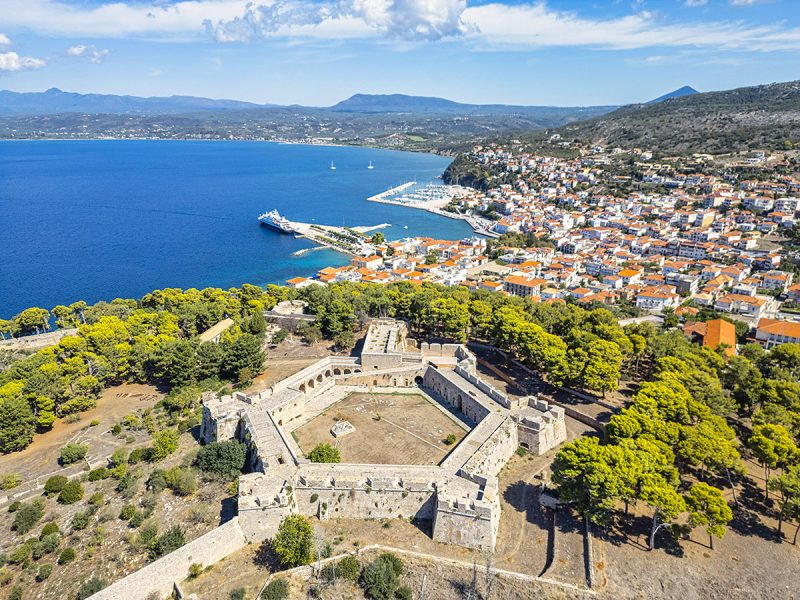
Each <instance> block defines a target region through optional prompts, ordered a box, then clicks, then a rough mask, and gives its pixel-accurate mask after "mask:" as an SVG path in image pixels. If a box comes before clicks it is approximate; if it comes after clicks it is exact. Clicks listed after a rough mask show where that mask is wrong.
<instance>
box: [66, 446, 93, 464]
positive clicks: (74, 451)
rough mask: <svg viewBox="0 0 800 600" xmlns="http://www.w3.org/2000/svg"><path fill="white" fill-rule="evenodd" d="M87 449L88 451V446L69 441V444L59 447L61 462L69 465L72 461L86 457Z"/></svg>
mask: <svg viewBox="0 0 800 600" xmlns="http://www.w3.org/2000/svg"><path fill="white" fill-rule="evenodd" d="M88 451H89V447H88V446H84V445H82V444H76V443H74V442H70V443H69V444H67V445H66V446H64V447H63V448H61V464H62V465H71V464H72V463H76V462H78V461H79V460H83V459H84V458H85V457H86V453H87V452H88Z"/></svg>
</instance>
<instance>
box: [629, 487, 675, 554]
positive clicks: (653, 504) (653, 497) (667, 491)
mask: <svg viewBox="0 0 800 600" xmlns="http://www.w3.org/2000/svg"><path fill="white" fill-rule="evenodd" d="M639 498H640V499H641V500H643V501H644V503H645V504H647V505H648V506H649V507H650V508H652V509H653V524H652V526H651V528H650V541H649V543H648V548H649V549H650V550H652V549H653V548H655V542H656V534H657V533H658V531H659V530H660V529H661V528H662V527H667V526H669V525H671V521H672V520H673V519H675V518H677V516H678V515H679V514H681V513H682V512H684V511H685V510H686V501H685V500H684V499H683V496H681V495H680V494H679V493H678V492H677V491H676V490H675V487H674V486H673V485H671V484H670V483H669V482H667V481H666V480H665V479H664V478H663V477H661V476H659V475H655V474H649V475H645V476H644V477H643V478H642V481H641V483H640V490H639Z"/></svg>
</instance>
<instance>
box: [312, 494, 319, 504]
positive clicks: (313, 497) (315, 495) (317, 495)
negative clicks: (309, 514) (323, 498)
mask: <svg viewBox="0 0 800 600" xmlns="http://www.w3.org/2000/svg"><path fill="white" fill-rule="evenodd" d="M317 500H319V494H316V493H314V494H311V502H316V501H317Z"/></svg>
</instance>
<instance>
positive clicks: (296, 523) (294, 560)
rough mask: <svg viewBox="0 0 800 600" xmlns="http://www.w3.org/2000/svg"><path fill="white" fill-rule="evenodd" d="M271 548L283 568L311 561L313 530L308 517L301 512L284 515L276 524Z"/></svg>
mask: <svg viewBox="0 0 800 600" xmlns="http://www.w3.org/2000/svg"><path fill="white" fill-rule="evenodd" d="M272 548H273V550H274V551H275V555H276V556H277V557H278V559H279V560H280V562H281V564H282V565H283V566H284V568H287V569H291V568H294V567H299V566H300V565H307V564H308V563H309V562H311V559H312V552H313V550H314V531H313V530H312V528H311V522H310V521H309V520H308V517H306V516H305V515H301V514H292V515H287V516H285V517H284V518H283V520H282V521H281V523H280V525H279V526H278V533H277V534H276V535H275V539H274V540H273V542H272Z"/></svg>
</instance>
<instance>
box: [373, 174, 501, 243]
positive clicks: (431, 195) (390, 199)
mask: <svg viewBox="0 0 800 600" xmlns="http://www.w3.org/2000/svg"><path fill="white" fill-rule="evenodd" d="M416 185H417V182H416V181H409V182H407V183H404V184H402V185H398V186H396V187H393V188H391V189H388V190H386V191H385V192H382V193H380V194H376V195H374V196H370V197H369V198H367V200H368V201H369V202H379V203H382V204H394V205H396V206H405V207H406V208H418V209H421V210H426V211H428V212H430V213H433V214H435V215H439V216H440V217H447V218H448V219H459V220H462V221H466V222H467V223H468V224H469V225H470V227H472V229H473V230H474V231H475V233H478V234H480V235H484V236H487V237H500V236H499V234H498V233H496V232H495V231H493V229H492V227H493V225H494V223H493V222H492V221H490V220H489V219H485V218H483V217H481V216H478V215H474V214H465V213H462V212H458V211H455V212H454V211H452V210H445V207H446V206H447V205H449V204H450V203H451V202H452V201H453V199H455V198H459V197H461V196H463V195H464V194H467V193H469V192H470V191H471V190H470V189H469V188H465V187H463V186H460V185H437V184H429V185H426V186H424V187H421V188H418V189H414V190H413V191H410V192H408V193H403V192H406V190H409V189H411V188H414V186H416Z"/></svg>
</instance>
